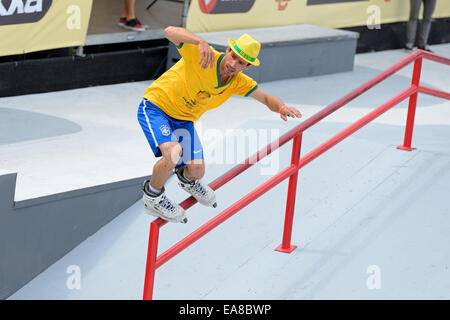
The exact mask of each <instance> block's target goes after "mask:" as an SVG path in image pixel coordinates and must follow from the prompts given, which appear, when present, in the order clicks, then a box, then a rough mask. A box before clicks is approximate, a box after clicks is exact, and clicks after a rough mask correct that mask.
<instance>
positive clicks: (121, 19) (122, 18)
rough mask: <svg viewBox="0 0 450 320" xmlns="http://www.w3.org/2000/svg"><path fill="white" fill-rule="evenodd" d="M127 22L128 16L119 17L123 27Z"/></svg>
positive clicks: (120, 24)
mask: <svg viewBox="0 0 450 320" xmlns="http://www.w3.org/2000/svg"><path fill="white" fill-rule="evenodd" d="M125 22H127V18H125V17H120V18H119V26H121V27H123V26H124V25H125Z"/></svg>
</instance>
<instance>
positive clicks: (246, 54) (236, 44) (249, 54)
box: [228, 33, 261, 66]
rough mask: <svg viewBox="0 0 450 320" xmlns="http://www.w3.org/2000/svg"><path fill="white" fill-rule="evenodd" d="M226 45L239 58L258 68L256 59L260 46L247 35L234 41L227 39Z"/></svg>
mask: <svg viewBox="0 0 450 320" xmlns="http://www.w3.org/2000/svg"><path fill="white" fill-rule="evenodd" d="M228 44H229V45H230V48H231V50H233V51H234V52H235V53H236V54H237V55H239V57H241V58H242V59H244V60H245V61H247V62H248V63H251V64H252V65H254V66H259V60H258V58H257V56H258V53H259V50H260V49H261V44H260V43H259V42H258V41H256V40H255V39H253V38H252V37H251V36H249V35H248V34H246V33H244V34H243V35H242V36H240V37H239V39H237V40H236V41H234V40H233V39H228Z"/></svg>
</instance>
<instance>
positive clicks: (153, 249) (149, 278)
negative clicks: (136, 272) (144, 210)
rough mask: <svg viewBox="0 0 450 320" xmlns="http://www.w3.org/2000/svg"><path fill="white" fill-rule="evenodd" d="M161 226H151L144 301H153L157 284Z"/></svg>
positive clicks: (154, 224)
mask: <svg viewBox="0 0 450 320" xmlns="http://www.w3.org/2000/svg"><path fill="white" fill-rule="evenodd" d="M158 238H159V226H158V224H157V223H156V222H155V221H153V222H152V223H151V224H150V233H149V237H148V251H147V266H146V268H145V282H144V296H143V299H144V300H152V297H153V285H154V282H155V271H156V258H157V254H158Z"/></svg>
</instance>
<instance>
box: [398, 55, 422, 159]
mask: <svg viewBox="0 0 450 320" xmlns="http://www.w3.org/2000/svg"><path fill="white" fill-rule="evenodd" d="M422 60H423V59H422V57H419V58H418V59H417V60H416V61H414V70H413V76H412V81H411V86H412V87H415V88H419V84H420V71H421V70H422ZM418 94H419V91H417V92H416V93H414V94H413V95H411V96H410V97H409V105H408V117H407V119H406V129H405V139H404V141H403V145H401V146H398V147H397V148H398V149H401V150H406V151H412V150H414V149H415V148H411V141H412V134H413V129H414V117H415V114H416V105H417V96H418Z"/></svg>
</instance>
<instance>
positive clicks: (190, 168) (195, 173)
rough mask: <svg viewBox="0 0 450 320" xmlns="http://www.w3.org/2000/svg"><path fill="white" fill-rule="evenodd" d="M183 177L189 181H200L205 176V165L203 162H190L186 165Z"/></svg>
mask: <svg viewBox="0 0 450 320" xmlns="http://www.w3.org/2000/svg"><path fill="white" fill-rule="evenodd" d="M186 168H187V172H186V171H185V175H186V177H187V178H190V179H191V180H197V179H201V178H202V177H203V176H204V175H205V164H204V163H203V162H195V161H194V162H191V163H188V164H187V165H186Z"/></svg>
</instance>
